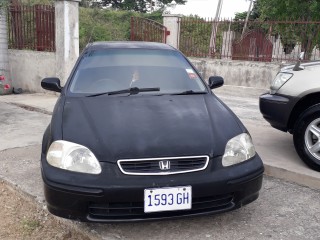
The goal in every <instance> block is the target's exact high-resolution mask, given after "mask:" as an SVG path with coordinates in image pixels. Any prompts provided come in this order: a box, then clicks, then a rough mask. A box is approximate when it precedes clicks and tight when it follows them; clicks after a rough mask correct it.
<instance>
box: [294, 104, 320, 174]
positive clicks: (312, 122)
mask: <svg viewBox="0 0 320 240" xmlns="http://www.w3.org/2000/svg"><path fill="white" fill-rule="evenodd" d="M293 142H294V146H295V149H296V151H297V153H298V155H299V156H300V158H301V159H302V160H303V161H304V162H305V163H306V164H307V165H308V166H309V167H310V168H312V169H314V170H316V171H320V105H315V106H312V107H310V108H309V109H307V110H306V111H305V112H303V113H302V114H301V115H300V117H299V118H298V120H297V121H296V123H295V126H294V132H293Z"/></svg>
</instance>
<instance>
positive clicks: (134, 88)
mask: <svg viewBox="0 0 320 240" xmlns="http://www.w3.org/2000/svg"><path fill="white" fill-rule="evenodd" d="M159 91H160V88H137V87H132V88H127V89H123V90H118V91H112V92H103V93H96V94H92V95H88V96H87V97H97V96H101V95H117V94H123V93H130V94H129V95H134V94H138V93H140V92H159Z"/></svg>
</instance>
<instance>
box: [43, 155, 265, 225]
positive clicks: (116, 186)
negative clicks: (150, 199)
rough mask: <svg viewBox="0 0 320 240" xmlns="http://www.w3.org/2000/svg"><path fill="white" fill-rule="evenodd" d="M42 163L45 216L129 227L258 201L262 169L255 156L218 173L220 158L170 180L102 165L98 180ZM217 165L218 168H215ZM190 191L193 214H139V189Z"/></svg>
mask: <svg viewBox="0 0 320 240" xmlns="http://www.w3.org/2000/svg"><path fill="white" fill-rule="evenodd" d="M43 160H44V159H43V157H42V177H43V181H44V192H45V198H46V201H47V207H48V210H49V211H50V212H51V213H52V214H54V215H57V216H60V217H64V218H68V219H75V220H80V221H89V222H128V221H143V220H158V219H166V218H178V217H184V216H197V215H204V214H213V213H220V212H226V211H230V210H233V209H236V208H239V207H241V206H243V205H246V204H248V203H250V202H252V201H254V200H256V199H257V198H258V196H259V191H260V189H261V186H262V179H263V171H264V167H263V164H262V161H261V159H260V157H259V156H258V155H256V156H255V157H254V158H253V159H250V160H248V161H246V162H243V163H241V164H238V165H235V166H231V167H226V168H223V167H222V166H220V165H221V157H220V158H214V159H211V160H210V163H209V165H208V167H207V169H205V170H203V171H199V172H194V173H186V174H177V175H169V176H129V175H124V174H122V173H121V172H120V170H117V167H116V165H115V164H112V163H101V165H102V169H108V171H103V172H102V173H101V175H92V176H89V175H88V174H81V173H73V172H69V171H65V170H60V169H57V168H54V167H51V166H49V165H48V164H47V163H46V161H43ZM219 162H220V164H219ZM187 185H191V186H192V209H191V210H180V211H166V212H156V213H144V203H143V201H144V189H146V188H162V187H176V186H187Z"/></svg>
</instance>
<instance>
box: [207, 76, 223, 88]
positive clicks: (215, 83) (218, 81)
mask: <svg viewBox="0 0 320 240" xmlns="http://www.w3.org/2000/svg"><path fill="white" fill-rule="evenodd" d="M223 84H224V80H223V77H219V76H212V77H209V87H210V89H214V88H218V87H221V86H223Z"/></svg>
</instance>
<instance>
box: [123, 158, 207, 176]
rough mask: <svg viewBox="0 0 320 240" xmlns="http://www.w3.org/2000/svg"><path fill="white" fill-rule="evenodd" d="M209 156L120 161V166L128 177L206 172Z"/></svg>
mask: <svg viewBox="0 0 320 240" xmlns="http://www.w3.org/2000/svg"><path fill="white" fill-rule="evenodd" d="M208 163H209V157H208V156H190V157H169V158H144V159H124V160H118V166H119V168H120V170H121V171H122V172H123V173H124V174H128V175H170V174H179V173H187V172H195V171H201V170H204V169H205V168H206V167H207V166H208Z"/></svg>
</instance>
